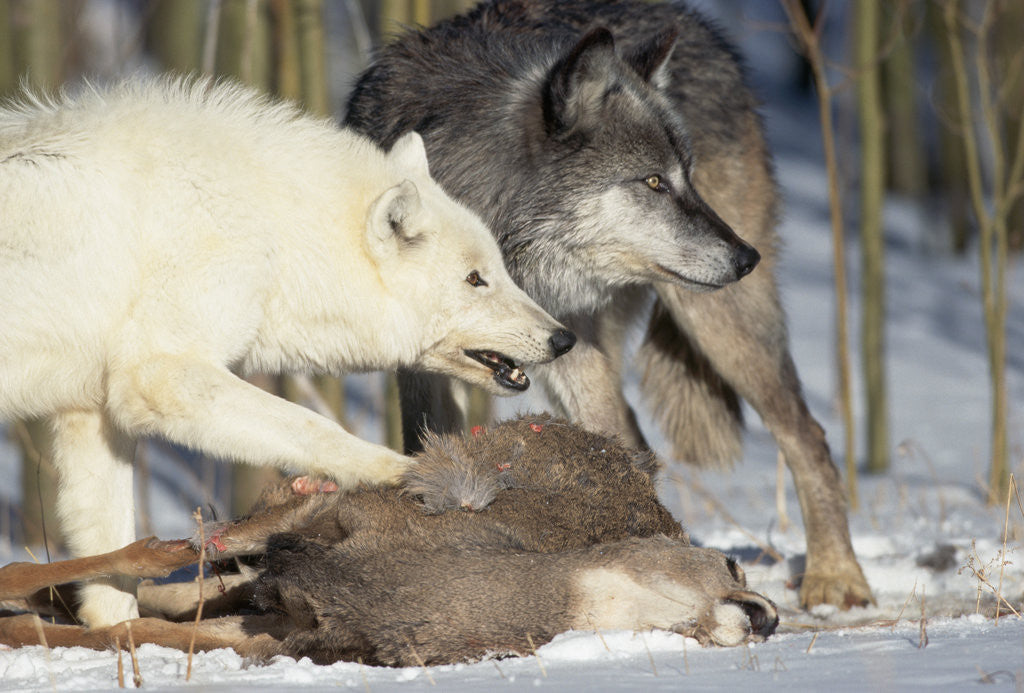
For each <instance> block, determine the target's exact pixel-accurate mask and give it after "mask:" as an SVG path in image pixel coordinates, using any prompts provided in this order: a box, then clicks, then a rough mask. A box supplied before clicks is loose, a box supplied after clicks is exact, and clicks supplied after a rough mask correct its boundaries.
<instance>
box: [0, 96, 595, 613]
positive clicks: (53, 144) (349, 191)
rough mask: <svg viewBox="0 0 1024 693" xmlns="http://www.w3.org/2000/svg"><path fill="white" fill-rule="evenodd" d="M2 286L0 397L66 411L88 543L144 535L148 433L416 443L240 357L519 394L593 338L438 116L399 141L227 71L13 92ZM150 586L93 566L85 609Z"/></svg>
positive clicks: (332, 455) (368, 473) (2, 193)
mask: <svg viewBox="0 0 1024 693" xmlns="http://www.w3.org/2000/svg"><path fill="white" fill-rule="evenodd" d="M0 305H2V306H3V309H2V310H0V418H6V419H10V418H16V417H36V416H47V417H50V418H51V420H52V422H53V432H54V457H55V460H54V461H55V465H56V467H57V469H58V471H59V474H60V487H59V490H58V501H57V510H58V516H59V518H60V520H61V525H62V528H63V529H64V532H65V535H66V537H67V540H68V542H69V546H70V548H71V550H72V551H73V552H74V553H76V554H78V555H87V554H94V553H101V552H105V551H109V550H112V549H116V548H118V547H120V546H122V545H124V544H126V543H128V542H129V541H132V540H133V538H134V509H133V502H132V480H131V479H132V458H133V454H134V448H135V440H136V439H137V438H138V437H139V436H144V435H159V436H163V437H164V438H166V439H168V440H171V441H174V442H176V443H179V444H182V445H187V446H189V447H192V448H195V449H198V450H201V451H203V452H204V453H207V454H210V455H213V456H216V457H220V458H225V459H233V460H240V461H244V462H250V463H253V464H260V465H273V466H277V467H282V468H288V469H291V470H297V471H301V472H308V473H316V474H326V475H327V476H330V477H332V478H334V479H336V480H337V481H338V482H339V483H340V484H341V485H342V486H344V487H352V486H354V485H356V484H358V483H360V482H369V483H375V482H388V481H393V480H396V479H397V478H398V476H399V475H400V474H401V472H402V471H403V470H404V469H405V468H406V466H407V465H408V463H409V459H408V458H406V457H404V456H402V455H400V454H398V453H396V452H393V451H391V450H389V449H387V448H385V447H382V446H379V445H374V444H371V443H368V442H365V441H362V440H359V439H358V438H356V437H354V436H352V435H351V434H349V433H347V432H346V431H344V430H343V429H342V428H340V427H339V426H337V425H336V424H334V423H332V422H331V421H328V420H327V419H325V418H322V417H320V416H317V415H315V414H314V413H312V412H310V411H308V410H306V409H304V408H302V407H300V406H298V405H295V404H292V403H289V402H287V401H285V400H283V399H280V398H277V397H274V396H272V395H270V394H267V393H265V392H264V391H262V390H260V389H259V388H257V387H255V386H252V385H250V384H248V383H246V382H245V381H244V380H242V379H241V378H239V377H237V376H236V375H235V374H234V373H235V372H243V373H244V372H282V371H306V372H325V373H341V372H346V371H349V372H350V371H363V370H377V369H393V368H396V367H398V366H407V367H411V368H414V369H423V370H430V371H435V372H442V373H447V374H450V375H455V376H457V377H460V378H462V379H464V380H467V381H470V382H474V383H477V384H479V385H483V386H485V387H487V388H488V389H490V390H491V391H494V392H499V393H501V392H509V391H514V390H521V389H525V387H526V386H527V385H528V384H529V381H528V379H527V378H526V376H525V374H524V373H523V372H522V371H521V370H520V367H521V364H529V363H539V362H544V361H548V360H550V359H552V358H554V357H556V356H558V355H560V354H562V353H564V352H566V351H568V350H569V349H570V348H571V347H572V344H573V342H574V341H575V337H574V336H573V335H572V333H571V332H568V331H567V330H565V329H564V328H563V327H562V326H561V325H559V324H558V323H557V322H555V320H554V319H552V318H551V317H550V316H549V315H547V313H545V312H544V311H543V310H541V309H540V308H539V307H538V306H537V305H536V304H535V303H534V302H533V301H532V300H531V299H530V298H528V297H527V295H526V294H525V293H523V292H522V291H521V290H520V289H518V288H517V287H516V286H515V284H514V283H513V282H512V280H511V278H510V277H509V276H508V274H507V272H506V271H505V268H504V265H503V264H502V259H501V254H500V252H499V250H498V246H497V245H496V243H495V241H494V240H493V237H492V236H491V234H490V232H489V231H488V230H487V228H486V227H485V226H484V224H483V223H482V222H481V221H480V220H479V218H478V217H476V216H475V215H474V214H473V213H471V212H469V211H468V210H467V209H466V208H464V207H462V206H460V205H459V204H457V203H455V202H454V201H452V200H451V199H450V198H449V197H447V196H446V195H445V194H444V193H443V192H442V190H441V188H440V187H438V185H437V184H436V183H435V182H434V180H433V179H432V178H431V177H430V174H429V171H428V168H427V159H426V153H425V151H424V149H423V143H422V141H421V140H420V138H419V136H418V135H416V134H411V135H409V136H407V137H404V138H403V139H402V140H400V141H399V142H398V143H397V144H396V145H395V146H394V147H393V149H392V150H391V151H390V152H389V153H387V154H385V153H384V152H383V151H381V150H380V149H378V148H377V147H376V146H375V145H373V144H372V143H371V142H370V141H369V140H367V139H364V138H363V137H361V136H358V135H356V134H353V133H351V132H349V131H345V130H339V129H338V128H337V127H334V126H332V125H331V124H330V123H329V122H328V121H326V120H317V119H313V118H310V117H307V116H303V115H301V114H300V112H299V111H298V110H297V109H296V108H294V107H293V106H289V105H286V104H281V103H275V102H272V101H269V100H266V99H264V98H263V97H260V96H259V95H257V94H256V93H255V92H252V91H249V90H247V89H244V88H242V87H239V86H235V85H227V84H215V83H212V82H210V81H206V80H198V81H188V80H186V81H181V80H149V81H146V80H135V81H129V82H126V83H123V84H121V85H119V86H116V87H113V88H110V89H107V90H100V89H88V90H86V91H85V92H84V93H82V94H80V95H79V96H76V97H70V96H66V95H65V96H61V97H58V98H56V99H54V100H46V99H42V98H38V97H32V96H28V97H26V98H25V99H24V100H23V102H22V103H21V104H20V105H13V106H8V107H6V108H4V109H0ZM132 591H133V586H132V585H129V584H125V583H113V582H108V583H100V584H90V585H87V586H86V587H85V589H84V592H83V604H82V607H81V609H80V615H81V617H82V618H83V620H84V621H85V622H86V623H88V624H89V625H93V626H100V625H108V624H111V623H115V622H118V621H120V620H123V619H126V618H129V617H133V616H136V615H137V609H136V606H135V600H134V597H133V595H132V594H131V592H132Z"/></svg>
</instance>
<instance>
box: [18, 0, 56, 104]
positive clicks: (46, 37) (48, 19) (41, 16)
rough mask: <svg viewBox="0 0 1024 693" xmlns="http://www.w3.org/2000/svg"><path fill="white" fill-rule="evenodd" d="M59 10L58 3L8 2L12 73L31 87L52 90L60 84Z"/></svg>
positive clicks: (35, 0)
mask: <svg viewBox="0 0 1024 693" xmlns="http://www.w3.org/2000/svg"><path fill="white" fill-rule="evenodd" d="M62 7H63V6H62V4H61V3H60V2H59V0H10V18H11V38H12V41H11V44H12V47H13V50H14V66H15V70H16V72H17V74H18V75H24V76H26V77H27V78H28V82H29V84H31V85H32V86H34V87H39V88H43V89H54V88H56V87H57V86H59V85H60V83H61V81H62V79H61V78H62V76H63V64H62V56H63V53H62V48H61V47H62V45H63V33H64V32H63V26H62V21H61V10H62Z"/></svg>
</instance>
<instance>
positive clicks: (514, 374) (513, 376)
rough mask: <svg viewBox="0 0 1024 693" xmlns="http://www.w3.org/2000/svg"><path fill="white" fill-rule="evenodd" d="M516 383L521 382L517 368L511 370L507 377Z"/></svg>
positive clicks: (521, 375)
mask: <svg viewBox="0 0 1024 693" xmlns="http://www.w3.org/2000/svg"><path fill="white" fill-rule="evenodd" d="M508 377H509V378H511V379H512V380H514V381H515V382H517V383H521V382H523V374H522V372H521V371H520V370H519V369H518V368H514V369H512V372H511V373H510V374H509V376H508Z"/></svg>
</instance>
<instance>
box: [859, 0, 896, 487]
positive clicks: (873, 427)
mask: <svg viewBox="0 0 1024 693" xmlns="http://www.w3.org/2000/svg"><path fill="white" fill-rule="evenodd" d="M879 14H880V7H879V3H877V2H876V1H875V0H857V5H856V15H855V17H856V20H855V33H856V36H855V38H856V61H857V94H858V112H859V114H860V151H861V234H860V236H861V267H862V273H861V274H862V280H861V295H862V297H863V305H862V310H863V313H862V319H861V351H862V353H861V357H862V364H863V368H864V390H865V393H866V402H865V407H866V415H867V417H866V418H867V430H866V432H865V433H866V436H867V441H866V442H867V466H868V469H869V470H871V471H872V472H883V471H885V470H887V469H888V468H889V423H888V419H889V412H888V409H889V407H888V402H887V401H886V387H885V239H884V237H883V232H882V231H883V229H882V205H883V203H884V201H885V122H884V116H883V114H882V93H881V80H880V74H879V69H878V55H879V39H878V36H879V26H880V22H879Z"/></svg>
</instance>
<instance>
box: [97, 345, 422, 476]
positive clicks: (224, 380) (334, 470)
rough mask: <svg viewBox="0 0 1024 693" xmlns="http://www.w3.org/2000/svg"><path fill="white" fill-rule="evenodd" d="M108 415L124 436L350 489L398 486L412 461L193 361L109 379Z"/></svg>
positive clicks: (158, 361)
mask: <svg viewBox="0 0 1024 693" xmlns="http://www.w3.org/2000/svg"><path fill="white" fill-rule="evenodd" d="M107 407H108V409H109V410H110V413H111V416H113V417H114V419H115V421H116V422H117V424H118V425H119V426H121V427H122V428H123V429H124V430H126V431H128V432H130V433H131V434H133V435H135V436H141V435H144V434H156V435H160V436H163V437H165V438H167V439H168V440H171V441H173V442H175V443H179V444H181V445H186V446H188V447H191V448H194V449H198V450H202V451H203V452H205V453H207V454H209V455H212V456H215V457H219V458H222V459H230V460H238V461H241V462H248V463H250V464H257V465H266V466H275V467H280V468H282V469H287V470H291V471H295V472H301V473H305V474H313V475H319V476H328V477H330V478H333V479H334V480H335V481H337V482H338V484H339V485H341V486H342V487H343V488H352V487H354V486H356V485H358V484H360V483H394V482H396V481H398V479H399V477H400V476H401V474H402V472H404V471H405V469H406V468H407V467H408V466H409V464H410V462H411V460H410V459H409V458H408V457H405V456H404V455H400V454H399V453H397V452H395V451H393V450H390V449H388V448H386V447H383V446H381V445H375V444H373V443H369V442H366V441H364V440H360V439H359V438H357V437H355V436H353V435H352V434H351V433H349V432H347V431H346V430H345V429H343V428H341V426H339V425H337V424H336V423H334V422H332V421H329V420H327V419H325V418H324V417H322V416H320V415H318V414H316V413H314V412H312V411H310V410H309V409H306V408H305V407H302V406H299V405H297V404H294V403H292V402H288V401H286V400H284V399H281V398H280V397H275V396H274V395H272V394H270V393H268V392H265V391H263V390H261V389H260V388H258V387H256V386H255V385H252V384H250V383H247V382H245V381H244V380H242V379H241V378H238V377H237V376H235V375H234V374H232V373H231V372H230V371H229V370H227V369H226V368H224V367H221V366H218V365H215V364H211V363H205V362H202V361H198V360H196V359H194V358H190V357H187V356H170V355H163V356H155V357H150V358H148V359H147V360H146V361H145V362H143V363H140V364H139V365H136V366H134V367H128V368H122V369H119V371H117V372H111V374H110V375H109V376H108V393H107Z"/></svg>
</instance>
